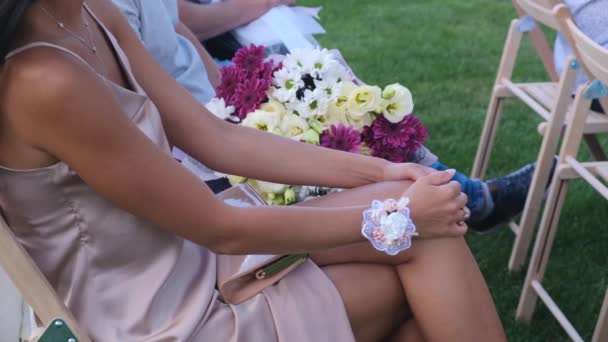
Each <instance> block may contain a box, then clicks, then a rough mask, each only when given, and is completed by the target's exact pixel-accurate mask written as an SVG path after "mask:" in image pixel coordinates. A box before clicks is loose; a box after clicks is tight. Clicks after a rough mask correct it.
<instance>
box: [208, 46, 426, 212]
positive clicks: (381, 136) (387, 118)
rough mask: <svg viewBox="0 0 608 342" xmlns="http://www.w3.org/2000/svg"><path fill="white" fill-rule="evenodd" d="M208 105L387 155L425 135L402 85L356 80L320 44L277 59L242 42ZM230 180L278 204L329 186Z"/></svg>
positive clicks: (397, 158)
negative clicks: (364, 82)
mask: <svg viewBox="0 0 608 342" xmlns="http://www.w3.org/2000/svg"><path fill="white" fill-rule="evenodd" d="M207 108H208V109H209V110H210V111H211V112H212V113H214V114H215V115H216V116H218V117H220V118H221V119H223V120H228V121H231V122H233V123H236V124H240V125H243V126H247V127H251V128H255V129H259V130H262V131H266V132H269V133H273V134H277V135H281V136H284V137H287V138H290V139H293V140H298V141H302V142H304V143H308V144H315V145H320V146H323V147H327V148H332V149H336V150H341V151H345V152H350V153H362V154H367V155H372V156H375V157H379V158H383V159H386V160H389V161H392V162H406V161H409V160H411V159H412V156H413V155H414V154H415V153H416V152H417V151H418V150H419V149H420V148H421V147H422V144H423V143H424V141H425V140H426V138H427V135H428V134H427V131H426V129H425V127H424V126H423V125H422V123H421V122H420V120H419V119H418V118H416V117H415V116H414V115H413V114H412V112H413V110H414V102H413V100H412V94H411V92H410V91H409V90H408V89H407V88H406V87H404V86H402V85H400V84H397V83H396V84H391V85H389V86H386V87H385V88H384V89H382V88H380V87H378V86H371V85H365V84H358V83H357V82H356V79H355V77H354V75H353V74H352V73H351V72H350V70H349V69H348V68H347V67H346V66H345V65H343V64H341V63H340V62H339V60H338V58H336V57H335V56H334V55H333V54H332V53H331V52H329V51H327V50H325V49H323V50H320V49H302V50H295V51H293V52H292V53H291V54H289V55H287V56H285V58H284V59H283V60H282V61H281V63H276V62H275V61H273V60H265V59H264V49H263V47H256V46H253V45H252V46H249V47H244V48H242V49H240V50H239V51H238V52H237V54H236V56H235V57H234V59H233V65H231V66H229V67H224V68H223V69H222V83H221V85H220V86H219V87H218V88H217V97H216V98H214V99H213V100H211V102H210V103H209V104H208V105H207ZM229 179H230V181H231V182H232V183H233V184H235V183H242V182H249V183H250V184H251V185H253V186H254V187H255V188H256V190H258V191H259V192H260V193H261V194H262V195H263V196H264V197H265V198H266V200H267V201H269V202H270V203H272V204H278V205H283V204H291V203H294V202H296V201H297V200H301V199H302V198H306V197H309V196H310V195H311V194H313V195H320V194H324V193H326V192H328V191H329V190H328V189H320V188H313V187H299V188H295V187H293V186H288V185H283V184H274V183H268V182H262V181H256V180H251V179H245V178H242V177H236V176H229Z"/></svg>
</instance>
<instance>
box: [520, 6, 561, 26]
mask: <svg viewBox="0 0 608 342" xmlns="http://www.w3.org/2000/svg"><path fill="white" fill-rule="evenodd" d="M517 3H518V4H519V6H521V8H522V9H523V10H524V11H525V12H526V13H527V14H528V15H530V16H532V17H533V18H534V19H535V20H537V21H539V22H541V23H543V24H545V25H547V26H549V27H551V28H553V29H554V30H557V31H559V22H558V20H557V18H556V16H555V13H554V12H553V8H554V6H555V5H557V4H559V2H558V1H553V0H517Z"/></svg>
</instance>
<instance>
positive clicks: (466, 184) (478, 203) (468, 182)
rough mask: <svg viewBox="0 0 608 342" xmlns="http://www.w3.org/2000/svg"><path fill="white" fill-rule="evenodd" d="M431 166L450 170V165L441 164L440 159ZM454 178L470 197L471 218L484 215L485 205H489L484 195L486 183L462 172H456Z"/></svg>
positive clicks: (439, 169) (436, 168) (440, 169)
mask: <svg viewBox="0 0 608 342" xmlns="http://www.w3.org/2000/svg"><path fill="white" fill-rule="evenodd" d="M429 167H431V168H433V169H435V170H438V171H445V170H448V167H446V166H445V165H443V164H441V163H440V162H439V161H436V162H435V163H433V164H431V165H429ZM452 180H455V181H457V182H458V183H460V186H461V187H462V192H464V193H465V194H466V195H467V196H468V197H469V203H468V204H467V207H468V208H469V209H470V210H471V218H472V219H473V220H474V219H475V218H476V217H478V216H479V215H482V213H483V212H484V211H485V210H484V209H485V206H486V205H487V203H486V198H485V196H484V186H485V185H484V183H483V182H482V181H480V180H478V179H471V178H469V177H467V176H465V175H464V174H463V173H461V172H456V174H455V175H454V178H452Z"/></svg>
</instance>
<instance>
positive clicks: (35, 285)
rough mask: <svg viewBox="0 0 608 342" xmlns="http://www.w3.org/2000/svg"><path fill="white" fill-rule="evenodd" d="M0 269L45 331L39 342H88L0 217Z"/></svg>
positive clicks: (82, 331)
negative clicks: (27, 304) (30, 308)
mask: <svg viewBox="0 0 608 342" xmlns="http://www.w3.org/2000/svg"><path fill="white" fill-rule="evenodd" d="M0 267H1V268H3V269H4V271H5V272H6V273H7V274H8V276H9V278H10V279H11V280H12V281H13V283H14V284H15V286H16V287H17V289H19V291H21V294H22V295H23V298H24V299H25V301H26V302H27V303H29V304H30V305H31V306H32V308H33V310H34V312H35V313H36V316H37V317H38V319H39V320H40V322H42V324H43V325H44V326H45V327H47V332H46V333H45V335H46V336H45V335H43V337H41V339H40V341H52V342H59V341H63V339H58V338H57V336H60V337H66V338H65V340H64V341H65V342H90V341H91V340H90V339H89V338H88V337H87V335H86V334H85V333H84V330H83V329H82V328H81V327H80V326H79V325H78V323H77V322H76V320H75V319H74V317H73V316H72V314H71V313H70V312H69V311H68V309H67V308H66V306H65V305H64V303H63V302H62V301H61V300H60V299H59V297H58V296H57V294H56V293H55V291H54V290H53V288H52V287H51V285H50V284H49V282H48V281H47V280H46V278H45V277H44V275H43V274H42V273H41V272H40V270H39V269H38V267H37V266H36V264H35V263H34V261H33V260H32V259H31V258H30V257H29V255H28V254H27V252H26V251H25V249H24V248H23V247H22V246H21V244H20V243H19V242H18V241H17V240H16V238H15V236H14V235H13V233H12V231H11V230H10V228H9V226H8V224H7V223H6V221H5V220H4V219H3V218H2V216H1V215H0Z"/></svg>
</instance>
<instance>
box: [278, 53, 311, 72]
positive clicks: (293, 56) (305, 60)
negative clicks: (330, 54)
mask: <svg viewBox="0 0 608 342" xmlns="http://www.w3.org/2000/svg"><path fill="white" fill-rule="evenodd" d="M315 51H316V50H311V49H294V50H293V51H291V53H290V54H289V55H287V57H285V59H284V60H283V66H284V67H285V68H286V69H288V70H290V71H294V72H298V73H300V75H304V74H308V73H310V72H311V71H312V69H313V64H314V62H313V60H314V56H315V54H316V53H315Z"/></svg>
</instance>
